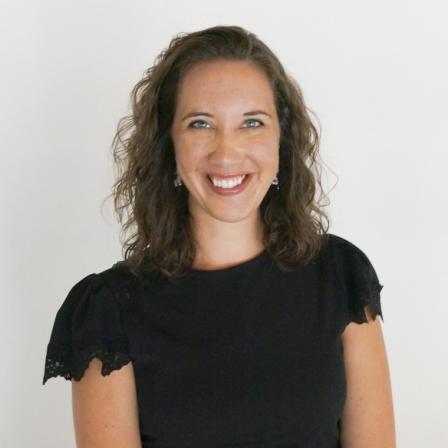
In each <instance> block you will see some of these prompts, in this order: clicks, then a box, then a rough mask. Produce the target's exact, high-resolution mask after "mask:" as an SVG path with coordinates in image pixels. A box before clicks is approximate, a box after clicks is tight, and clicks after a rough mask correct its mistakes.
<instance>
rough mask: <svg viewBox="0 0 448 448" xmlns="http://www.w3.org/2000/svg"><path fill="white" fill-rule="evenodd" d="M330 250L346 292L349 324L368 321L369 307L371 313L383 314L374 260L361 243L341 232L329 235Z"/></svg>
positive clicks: (374, 314)
mask: <svg viewBox="0 0 448 448" xmlns="http://www.w3.org/2000/svg"><path fill="white" fill-rule="evenodd" d="M328 250H329V253H330V257H331V261H332V264H333V266H334V270H335V272H336V275H337V278H338V281H339V283H340V285H341V288H342V291H343V293H344V303H345V305H346V311H347V316H346V319H347V320H346V324H348V323H349V322H356V323H364V322H367V321H368V319H367V316H366V312H365V310H366V306H369V307H370V311H371V316H372V317H373V318H374V319H375V316H376V315H380V316H381V319H382V320H383V314H382V309H381V295H380V293H381V290H382V289H383V287H384V285H382V284H381V283H380V280H379V277H378V274H377V271H376V269H375V268H374V265H373V263H372V261H371V259H370V258H369V257H368V256H367V254H366V252H365V251H364V250H363V249H361V248H360V247H359V245H357V244H355V243H353V242H352V241H350V240H348V239H346V238H343V237H341V236H339V235H335V234H329V244H328Z"/></svg>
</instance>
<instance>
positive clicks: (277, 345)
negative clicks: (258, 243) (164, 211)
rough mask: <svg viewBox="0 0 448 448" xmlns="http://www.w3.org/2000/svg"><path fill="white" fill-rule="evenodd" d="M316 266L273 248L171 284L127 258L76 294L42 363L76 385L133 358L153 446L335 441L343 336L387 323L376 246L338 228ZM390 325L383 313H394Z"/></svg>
mask: <svg viewBox="0 0 448 448" xmlns="http://www.w3.org/2000/svg"><path fill="white" fill-rule="evenodd" d="M329 235H330V238H329V244H328V245H327V246H325V247H324V248H323V249H322V250H321V252H320V253H319V254H318V256H317V257H315V258H314V259H313V261H312V262H310V263H309V264H307V265H306V266H304V267H300V268H297V269H295V270H293V271H292V272H284V271H281V270H280V268H279V267H277V265H276V264H275V262H274V261H273V259H272V258H271V257H270V256H269V254H268V252H267V251H266V250H264V251H263V252H262V253H260V254H259V255H257V256H256V257H255V258H253V259H251V260H249V261H246V262H244V263H241V264H238V265H235V266H232V267H229V268H225V269H218V270H211V271H210V270H208V271H207V270H197V269H193V268H191V269H189V270H188V275H186V276H185V277H183V278H181V279H177V280H176V282H175V283H174V284H172V283H170V282H169V281H168V280H163V279H161V278H158V279H156V278H154V279H149V278H147V279H146V280H147V281H145V282H142V281H140V279H138V278H137V277H136V276H134V275H133V274H132V273H131V272H130V271H128V270H127V268H126V267H125V266H124V263H123V262H117V263H115V264H114V265H113V266H112V267H110V268H108V269H106V270H104V271H102V272H99V273H92V274H89V275H87V276H86V277H84V278H83V279H81V280H80V281H78V283H76V284H75V285H74V286H73V287H72V289H71V290H70V291H69V293H68V295H67V297H66V299H65V301H64V302H63V303H62V305H61V306H60V309H59V311H58V312H57V315H56V318H55V322H54V326H53V330H52V333H51V337H50V341H49V344H48V347H47V356H46V363H45V372H44V381H43V382H44V384H45V382H46V381H47V380H48V379H49V378H51V377H55V376H58V375H59V376H63V377H65V378H66V379H70V380H79V379H80V378H81V377H82V375H83V373H84V370H85V369H86V367H87V366H88V365H89V362H90V360H91V359H92V358H93V357H97V358H99V359H101V360H102V361H103V364H102V366H103V367H102V369H103V370H102V373H103V375H107V374H111V373H112V374H113V371H114V370H116V369H119V368H120V367H122V366H123V365H124V364H126V363H128V362H129V361H132V362H133V367H134V372H135V381H136V387H137V395H138V406H139V423H140V432H141V439H142V445H143V447H144V448H149V447H164V448H165V447H166V448H168V447H170V448H171V447H176V448H179V447H194V448H202V447H204V448H205V447H207V448H212V447H213V448H215V447H216V448H218V447H219V448H221V447H222V448H224V447H227V448H230V447H232V448H236V447H245V448H248V447H251V448H255V447H263V448H274V447H282V448H283V447H290V448H292V447H297V448H299V447H300V448H337V447H339V446H340V441H339V429H340V427H339V422H340V417H341V414H342V410H343V407H344V403H345V399H346V378H345V371H344V361H343V356H342V344H341V333H342V332H343V330H344V328H345V327H346V326H347V324H348V323H349V322H357V323H359V324H361V323H363V322H367V319H366V315H365V312H364V306H365V305H367V304H370V305H371V310H372V313H373V315H374V316H375V318H376V315H380V316H381V319H383V315H382V311H381V303H380V291H381V289H382V287H383V286H382V285H381V284H380V283H379V281H378V277H377V275H376V272H375V270H374V268H373V266H372V264H371V263H370V261H369V259H368V258H367V256H366V255H365V253H364V252H363V251H362V250H361V249H359V248H358V247H357V246H355V245H354V244H353V243H351V242H349V241H347V240H345V239H343V238H341V237H339V236H336V235H334V234H329ZM383 322H384V320H383Z"/></svg>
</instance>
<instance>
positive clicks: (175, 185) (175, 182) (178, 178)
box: [174, 173, 182, 188]
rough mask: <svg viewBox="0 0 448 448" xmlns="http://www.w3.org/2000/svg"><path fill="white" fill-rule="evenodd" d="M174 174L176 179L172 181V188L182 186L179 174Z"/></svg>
mask: <svg viewBox="0 0 448 448" xmlns="http://www.w3.org/2000/svg"><path fill="white" fill-rule="evenodd" d="M175 174H176V178H175V179H174V187H175V188H176V187H180V186H181V185H182V180H181V178H180V177H179V174H177V173H175Z"/></svg>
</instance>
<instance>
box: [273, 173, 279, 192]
mask: <svg viewBox="0 0 448 448" xmlns="http://www.w3.org/2000/svg"><path fill="white" fill-rule="evenodd" d="M272 185H277V190H280V187H279V186H278V177H277V176H275V177H274V180H273V181H272Z"/></svg>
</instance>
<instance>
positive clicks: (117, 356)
mask: <svg viewBox="0 0 448 448" xmlns="http://www.w3.org/2000/svg"><path fill="white" fill-rule="evenodd" d="M93 358H97V359H99V360H100V361H101V362H102V367H101V374H102V375H103V376H105V375H110V373H111V372H112V371H114V370H119V369H121V368H122V367H123V366H124V365H126V364H128V363H129V362H130V361H131V358H130V356H129V355H128V353H127V347H126V346H125V344H123V343H115V344H112V345H110V346H106V345H102V346H91V347H89V348H86V349H84V350H81V351H77V352H73V351H72V350H71V349H70V348H67V347H58V346H54V345H52V344H49V345H48V350H47V356H46V358H45V370H44V378H43V384H45V383H46V382H47V381H48V380H49V379H50V378H54V377H58V376H61V377H63V378H65V379H66V380H70V381H72V380H75V381H79V380H80V379H81V378H82V377H83V376H84V372H85V370H86V369H87V367H89V364H90V361H91V360H92V359H93Z"/></svg>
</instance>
